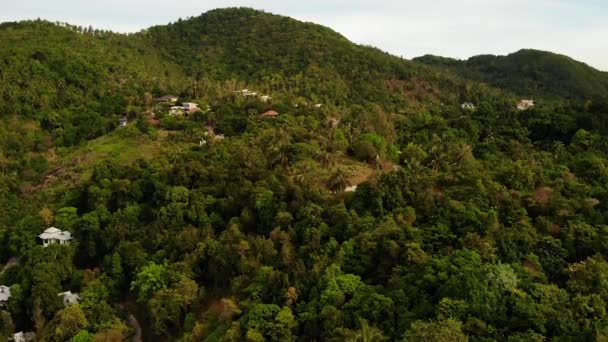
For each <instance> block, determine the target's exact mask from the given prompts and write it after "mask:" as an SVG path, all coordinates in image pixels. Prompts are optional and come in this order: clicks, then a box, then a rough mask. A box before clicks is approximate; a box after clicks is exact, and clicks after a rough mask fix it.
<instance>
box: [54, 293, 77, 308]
mask: <svg viewBox="0 0 608 342" xmlns="http://www.w3.org/2000/svg"><path fill="white" fill-rule="evenodd" d="M58 296H59V297H63V305H64V306H70V305H74V304H78V302H79V301H80V296H79V295H78V293H72V291H66V292H61V293H59V294H58Z"/></svg>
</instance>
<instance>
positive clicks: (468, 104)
mask: <svg viewBox="0 0 608 342" xmlns="http://www.w3.org/2000/svg"><path fill="white" fill-rule="evenodd" d="M460 108H462V109H464V110H470V111H474V110H475V109H477V107H475V105H474V104H473V103H471V102H465V103H463V104H461V105H460Z"/></svg>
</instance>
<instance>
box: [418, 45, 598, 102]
mask: <svg viewBox="0 0 608 342" xmlns="http://www.w3.org/2000/svg"><path fill="white" fill-rule="evenodd" d="M414 61H417V62H420V63H424V64H427V65H432V66H436V67H440V68H445V69H449V70H451V71H454V72H456V73H457V74H459V75H461V76H463V77H465V78H469V79H472V80H475V81H479V82H485V83H488V84H490V85H492V86H494V87H497V88H503V89H507V90H509V91H512V92H514V93H516V94H519V95H521V96H528V97H530V96H532V97H550V98H553V99H578V100H585V99H591V98H594V97H606V96H608V73H606V72H602V71H599V70H596V69H594V68H592V67H590V66H588V65H586V64H584V63H581V62H578V61H575V60H573V59H572V58H570V57H567V56H564V55H559V54H555V53H551V52H546V51H539V50H530V49H528V50H520V51H517V52H515V53H512V54H509V55H507V56H494V55H481V56H475V57H471V58H469V59H468V60H463V61H461V60H456V59H452V58H445V57H438V56H432V55H427V56H422V57H418V58H414Z"/></svg>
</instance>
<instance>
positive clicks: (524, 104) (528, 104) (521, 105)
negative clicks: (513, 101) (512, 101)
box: [517, 100, 534, 110]
mask: <svg viewBox="0 0 608 342" xmlns="http://www.w3.org/2000/svg"><path fill="white" fill-rule="evenodd" d="M532 107H534V100H521V101H519V102H517V109H519V110H526V109H530V108H532Z"/></svg>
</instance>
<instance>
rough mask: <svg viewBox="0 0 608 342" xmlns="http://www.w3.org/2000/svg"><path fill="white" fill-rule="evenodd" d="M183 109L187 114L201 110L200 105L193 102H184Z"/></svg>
mask: <svg viewBox="0 0 608 342" xmlns="http://www.w3.org/2000/svg"><path fill="white" fill-rule="evenodd" d="M182 107H183V108H184V111H186V112H196V111H199V110H200V108H198V103H193V102H184V103H182Z"/></svg>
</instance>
